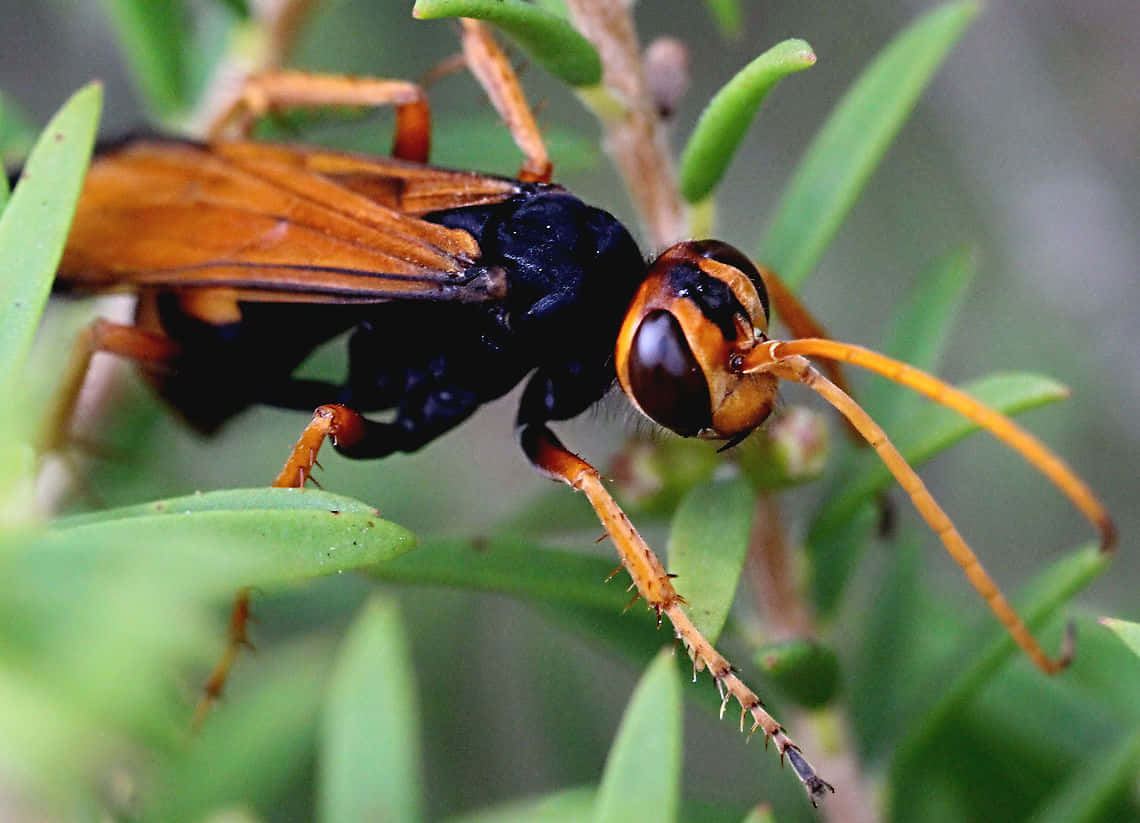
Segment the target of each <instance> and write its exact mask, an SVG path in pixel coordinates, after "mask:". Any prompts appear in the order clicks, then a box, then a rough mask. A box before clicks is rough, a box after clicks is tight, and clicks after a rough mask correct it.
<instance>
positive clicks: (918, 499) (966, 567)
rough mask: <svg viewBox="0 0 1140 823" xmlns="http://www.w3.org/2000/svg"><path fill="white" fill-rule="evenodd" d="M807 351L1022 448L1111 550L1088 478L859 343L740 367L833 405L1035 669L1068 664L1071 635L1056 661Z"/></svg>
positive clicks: (801, 344)
mask: <svg viewBox="0 0 1140 823" xmlns="http://www.w3.org/2000/svg"><path fill="white" fill-rule="evenodd" d="M805 355H814V356H819V357H827V358H830V359H832V360H840V361H843V362H845V363H850V364H852V365H855V366H863V367H864V368H867V369H869V370H871V371H873V372H876V373H878V374H881V375H883V376H884V377H887V378H889V379H891V380H893V381H895V382H896V383H900V384H902V385H904V386H907V387H909V388H912V389H914V390H915V391H918V392H920V393H922V394H924V395H926V396H927V397H929V398H930V399H932V400H934V401H935V402H938V403H940V404H942V405H944V406H947V407H948V408H951V409H953V410H955V411H957V412H958V413H959V414H961V415H963V416H964V417H966V418H968V419H970V420H972V421H974V422H975V423H977V424H978V425H979V426H982V427H983V428H985V429H987V430H988V431H990V432H991V433H992V434H993V435H994V436H995V437H997V438H998V439H999V440H1001V441H1002V442H1003V443H1006V444H1007V445H1008V446H1010V447H1011V448H1013V449H1015V450H1016V451H1017V452H1019V453H1020V454H1021V455H1022V456H1023V457H1024V458H1025V459H1026V460H1027V461H1028V462H1029V463H1030V464H1032V465H1033V466H1035V467H1036V468H1037V469H1038V470H1039V471H1041V472H1042V473H1043V474H1044V475H1045V476H1046V477H1048V478H1049V479H1050V480H1051V481H1052V482H1053V483H1054V484H1055V485H1056V486H1057V488H1058V489H1060V490H1061V492H1062V493H1064V494H1065V496H1066V497H1068V498H1069V499H1070V500H1071V501H1072V502H1073V504H1074V505H1075V506H1076V507H1077V508H1078V509H1079V510H1080V511H1081V512H1082V513H1083V514H1084V515H1085V517H1087V518H1088V519H1089V521H1090V522H1091V523H1092V524H1093V526H1094V527H1095V528H1096V529H1097V530H1098V531H1099V532H1100V536H1101V547H1102V550H1105V551H1107V550H1109V549H1110V548H1111V546H1112V544H1113V543H1114V542H1115V539H1116V530H1115V528H1114V526H1113V524H1112V520H1111V519H1110V518H1109V516H1108V513H1107V512H1106V511H1105V509H1104V506H1103V505H1101V503H1100V501H1099V500H1098V499H1097V498H1096V496H1095V495H1094V494H1093V493H1092V491H1091V490H1090V489H1089V487H1088V486H1087V485H1086V484H1085V483H1084V481H1082V480H1081V479H1080V478H1079V477H1077V476H1076V474H1074V472H1073V470H1072V469H1070V468H1069V466H1068V465H1067V464H1066V463H1065V462H1064V461H1063V460H1061V458H1059V457H1057V456H1056V455H1055V454H1053V453H1052V452H1051V451H1049V449H1048V448H1046V447H1045V446H1044V445H1043V444H1042V443H1041V442H1040V441H1039V440H1037V438H1035V437H1033V435H1031V434H1029V433H1028V432H1027V431H1025V430H1024V429H1022V428H1021V427H1020V426H1018V425H1017V424H1016V423H1014V422H1013V421H1012V420H1010V419H1009V418H1007V417H1005V416H1004V415H1002V414H1000V413H999V412H996V411H994V410H993V409H991V408H989V407H988V406H986V405H985V404H983V403H980V402H979V401H977V400H975V399H974V398H972V397H970V396H969V395H968V394H965V393H964V392H961V391H959V390H957V389H955V388H954V387H952V386H949V385H947V384H946V383H944V382H942V381H941V380H938V379H937V378H935V377H932V376H931V375H929V374H927V373H926V372H923V371H921V370H920V369H916V368H914V367H913V366H908V365H907V364H905V363H901V362H899V361H897V360H893V359H892V358H889V357H886V356H885V355H882V354H879V353H877V352H873V351H871V350H869V349H865V348H863V347H861V346H856V345H853V344H850V343H839V342H835V341H832V340H823V339H818V338H805V339H802V340H790V341H775V340H774V341H769V342H767V343H762V344H760V345H759V346H756V347H755V348H754V349H752V350H751V351H750V352H748V354H746V355H743V356H742V357H741V359H740V361H739V362H738V363H736V364H735V366H736V370H738V371H740V372H743V373H758V372H768V373H771V374H773V375H775V376H777V377H780V378H782V379H785V380H791V381H794V382H796V383H802V384H803V385H805V386H807V387H808V388H810V389H812V390H813V391H815V392H818V393H819V394H820V395H822V396H823V397H824V398H825V399H826V400H827V401H828V402H829V403H831V405H833V406H834V407H835V408H836V409H837V410H838V411H839V412H840V413H842V414H843V416H844V417H846V418H847V420H848V421H850V423H851V425H852V426H854V427H855V428H856V429H857V430H858V432H859V433H860V434H861V435H862V436H863V437H864V438H865V439H866V440H867V442H868V443H869V444H870V445H871V446H872V447H873V448H874V449H875V451H876V452H878V454H879V457H880V458H881V459H882V460H883V463H884V464H885V465H886V466H887V468H888V469H889V470H890V471H891V474H893V475H894V476H895V479H897V480H898V481H899V484H900V485H901V486H902V487H903V488H904V489H905V490H906V491H907V493H908V494H909V495H910V498H911V500H912V501H913V502H914V505H915V508H916V509H918V512H919V514H921V515H922V517H923V519H924V520H925V521H926V522H927V524H928V525H929V526H930V528H931V529H933V530H934V532H935V533H936V534H937V535H938V537H939V538H940V539H941V540H942V543H943V544H944V545H945V546H946V549H947V551H949V552H950V555H951V557H953V558H954V560H955V562H957V563H958V565H959V566H961V568H962V571H964V572H965V574H966V577H967V578H969V580H970V582H971V583H972V584H973V586H974V588H975V589H977V590H978V592H979V593H980V594H981V595H982V597H983V598H985V600H986V603H987V604H988V605H989V607H990V609H991V610H992V611H993V613H994V614H995V615H996V616H997V618H998V620H1000V621H1001V622H1002V624H1003V625H1004V626H1005V627H1006V629H1007V630H1008V631H1009V633H1010V635H1012V636H1013V639H1014V640H1015V641H1017V644H1018V645H1019V646H1021V648H1022V649H1023V650H1024V651H1025V653H1026V654H1027V655H1029V657H1030V658H1031V659H1032V660H1033V662H1034V663H1035V664H1036V665H1037V666H1038V668H1040V669H1041V670H1042V671H1044V672H1046V673H1048V674H1053V673H1055V672H1057V671H1059V670H1060V669H1062V668H1064V667H1065V666H1066V665H1068V663H1069V660H1070V658H1071V656H1072V638H1071V635H1069V636H1067V637H1066V642H1065V645H1064V648H1063V650H1062V653H1061V655H1060V656H1059V657H1058V658H1056V659H1053V658H1050V657H1049V656H1048V655H1047V654H1046V653H1045V651H1044V650H1043V649H1042V648H1041V645H1040V644H1039V643H1038V642H1037V640H1036V639H1035V638H1034V637H1033V635H1032V634H1030V632H1029V630H1028V628H1027V627H1026V626H1025V623H1024V622H1023V621H1022V619H1021V618H1020V617H1019V616H1018V614H1017V612H1016V611H1015V610H1014V609H1013V607H1012V606H1011V605H1010V604H1009V602H1008V601H1007V600H1006V599H1005V597H1004V596H1003V595H1002V593H1001V590H1000V589H999V588H998V586H997V584H996V583H995V582H994V580H993V578H991V577H990V575H989V573H988V572H986V570H985V569H984V568H983V567H982V564H981V562H980V561H979V560H978V557H977V555H976V554H974V552H973V550H972V549H970V547H969V546H968V545H967V544H966V541H965V540H964V539H963V538H962V535H961V534H959V533H958V530H957V529H956V528H955V526H954V523H953V522H952V521H951V520H950V518H949V516H948V515H947V514H946V512H945V511H944V510H943V509H942V507H941V506H939V505H938V503H937V502H936V501H935V500H934V498H933V496H932V495H931V494H930V492H929V490H928V489H927V488H926V485H925V484H924V483H923V482H922V479H921V478H920V477H919V476H918V474H916V473H915V471H914V469H912V468H911V466H910V464H909V463H907V462H906V460H905V459H904V458H903V456H902V455H901V454H900V453H899V451H898V449H897V448H895V446H894V444H893V443H891V441H890V439H889V438H888V437H887V435H886V432H884V431H883V429H882V428H881V427H880V426H879V424H878V423H876V422H875V421H874V420H873V419H871V416H870V415H869V414H867V412H865V411H864V410H863V408H862V407H861V406H859V404H858V403H856V402H855V401H854V400H853V399H852V398H851V397H850V395H848V394H847V393H846V392H844V391H843V390H842V389H840V388H839V387H838V386H836V385H835V384H834V383H832V382H831V381H830V380H828V379H827V378H826V377H824V376H823V375H822V374H821V373H820V372H819V371H817V370H816V369H815V368H814V367H813V366H812V364H811V363H810V362H809V361H808V360H807V359H806V358H805Z"/></svg>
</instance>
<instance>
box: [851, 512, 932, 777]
mask: <svg viewBox="0 0 1140 823" xmlns="http://www.w3.org/2000/svg"><path fill="white" fill-rule="evenodd" d="M886 548H887V549H888V550H889V551H890V556H889V557H888V558H887V564H888V565H887V568H886V569H884V570H883V573H882V574H881V575H880V577H878V578H877V579H876V580H875V584H874V591H875V592H877V594H876V596H875V597H874V599H873V601H872V603H871V604H870V609H869V610H868V613H867V615H866V618H865V622H863V621H862V618H861V622H862V625H861V626H860V627H859V628H860V629H861V631H859V632H858V637H859V638H860V648H859V651H858V653H857V654H855V655H854V656H853V658H852V659H851V665H850V672H849V676H848V678H847V684H848V685H847V692H848V694H849V696H850V699H849V700H848V701H847V702H848V705H849V706H850V707H851V708H850V712H851V722H852V724H853V726H854V727H855V730H856V731H857V733H858V737H859V739H860V741H861V747H860V748H861V751H862V752H863V754H864V756H866V757H867V758H875V759H877V758H879V757H881V756H882V755H883V754H884V753H885V752H887V751H889V746H890V744H891V743H892V742H893V741H895V740H897V739H898V736H899V734H900V732H901V729H902V724H903V722H904V718H903V717H902V713H901V712H899V711H898V707H899V706H900V705H902V704H903V703H904V702H905V701H904V700H903V698H904V696H905V694H906V693H907V691H908V690H909V689H910V688H911V685H910V684H909V683H908V681H907V678H906V677H905V674H904V673H906V672H909V671H911V670H912V667H913V666H914V661H913V658H914V651H915V648H916V646H918V644H919V643H920V642H923V641H921V640H920V639H919V636H918V633H917V631H918V622H919V614H920V607H921V606H922V604H923V599H922V591H921V588H920V586H919V569H920V567H921V564H922V557H921V552H920V544H919V541H918V540H916V539H914V538H913V537H911V536H910V535H907V536H904V537H903V538H902V539H899V540H896V541H894V543H893V545H890V546H888V547H886Z"/></svg>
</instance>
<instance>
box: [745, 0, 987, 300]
mask: <svg viewBox="0 0 1140 823" xmlns="http://www.w3.org/2000/svg"><path fill="white" fill-rule="evenodd" d="M977 13H978V5H977V3H975V2H961V3H951V4H948V5H945V6H942V7H940V8H938V9H935V10H934V11H932V12H930V13H928V14H926V15H924V16H923V17H921V18H920V19H919V20H918V21H917V22H915V23H914V24H912V25H911V26H910V28H908V29H907V30H906V31H904V32H903V33H902V34H900V35H899V36H897V37H896V38H895V39H894V40H893V41H892V42H891V43H890V44H889V45H888V46H887V48H886V49H884V50H883V51H882V52H881V53H880V54H879V56H878V57H877V58H875V60H874V62H873V63H871V65H870V66H868V67H867V68H866V69H865V70H864V71H863V73H862V74H861V75H860V76H859V79H858V80H856V81H855V83H854V85H852V86H851V88H850V89H849V90H848V92H847V94H846V95H845V96H844V98H843V100H841V101H840V103H839V105H838V106H836V108H835V110H834V111H833V112H832V114H831V116H830V118H829V119H828V121H827V123H826V124H825V125H824V126H823V128H822V129H820V131H819V133H818V134H817V135H816V137H815V139H814V140H813V141H812V144H811V146H810V147H809V148H808V150H807V153H806V154H805V156H804V158H803V160H801V161H800V163H799V166H798V167H797V168H796V171H795V173H794V174H793V176H792V180H791V182H790V183H789V184H788V186H787V188H786V189H785V191H784V194H783V197H782V198H781V200H780V204H779V206H778V207H777V209H776V212H775V215H774V216H773V218H772V223H771V225H770V227H769V229H768V233H767V235H766V237H765V239H764V242H763V244H762V246H761V253H760V255H759V258H758V259H760V260H762V261H763V262H764V263H765V264H766V265H769V266H771V267H772V268H773V269H775V270H776V271H777V272H779V273H780V276H781V277H783V278H784V281H785V282H786V283H788V285H789V286H792V287H798V286H800V285H801V284H802V283H803V282H804V280H806V279H807V276H808V275H809V274H810V273H811V271H812V270H813V269H814V268H815V266H816V264H817V263H818V262H819V259H820V258H821V257H822V256H823V253H824V251H825V250H826V248H827V246H828V245H829V244H830V242H831V239H832V237H834V235H835V232H836V231H837V230H838V229H839V226H840V224H841V223H842V222H843V218H844V217H845V216H846V214H847V212H848V211H849V210H850V209H851V206H852V205H854V203H855V200H856V199H857V198H858V196H859V193H860V192H861V191H862V189H863V186H864V184H865V183H866V182H867V179H868V178H869V177H870V175H871V173H872V172H873V171H874V169H875V167H876V166H877V165H878V163H879V160H880V159H881V158H882V156H883V154H884V153H885V152H886V149H887V146H889V145H890V143H891V141H892V140H893V139H894V137H895V135H896V134H897V133H898V131H899V129H900V128H901V127H902V124H903V122H905V120H906V118H907V117H908V115H909V114H910V112H911V110H912V109H913V108H914V105H915V102H916V101H917V100H918V97H919V95H920V94H921V93H922V91H923V89H925V88H926V85H927V83H929V81H930V79H931V77H932V76H933V75H934V72H935V71H936V70H937V68H938V67H939V65H941V63H942V60H943V58H944V57H945V56H946V54H947V52H948V51H949V50H950V47H951V46H952V45H953V44H954V43H955V42H956V41H957V40H958V38H959V37H960V36H961V35H962V33H963V32H964V31H965V29H966V26H967V24H969V22H970V21H971V20H972V19H973V18H974V15H976V14H977Z"/></svg>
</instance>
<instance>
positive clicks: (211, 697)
mask: <svg viewBox="0 0 1140 823" xmlns="http://www.w3.org/2000/svg"><path fill="white" fill-rule="evenodd" d="M363 435H364V419H363V418H362V417H361V416H360V415H359V414H357V413H356V412H354V411H352V410H351V409H348V408H345V407H344V406H337V405H328V406H320V407H318V408H317V410H316V411H314V412H313V419H312V420H311V421H309V424H308V425H307V426H306V427H305V430H304V431H303V432H301V436H300V437H299V438H298V439H297V444H296V445H295V446H294V447H293V451H292V452H290V454H289V459H288V460H286V461H285V465H284V467H282V469H281V471H280V473H279V474H278V475H277V477H276V478H275V479H274V481H273V485H274V486H275V487H277V488H302V487H304V485H305V481H306V480H308V479H309V477H310V476H311V474H312V470H313V466H314V465H316V462H317V453H318V452H319V451H320V450H321V446H322V445H324V442H325V440H326V439H330V438H331V439H332V441H333V443H335V444H337V445H340V446H351V445H352V444H353V443H356V442H357V441H359V440H360V438H361V437H363ZM249 597H250V592H249V589H242V590H241V591H240V592H238V595H237V598H236V599H235V600H234V605H233V608H232V609H231V610H230V629H229V635H228V643H227V645H226V649H225V651H224V652H222V657H221V659H219V660H218V662H217V664H216V665H215V666H214V669H213V671H212V672H210V676H209V677H208V678H206V685H205V686H204V687H203V689H202V698H201V699H200V700H199V701H198V706H197V708H196V709H195V710H194V726H195V728H197V727H198V726H200V725H201V724H202V721H204V720H205V719H206V716H207V715H208V714H209V713H210V709H211V708H212V707H213V705H214V703H216V702H217V701H218V698H220V697H221V695H222V689H223V687H224V686H225V684H226V679H227V678H228V677H229V674H230V670H231V669H232V668H233V666H234V663H235V662H236V661H237V658H238V655H239V654H240V653H241V650H242V649H243V648H249V649H252V648H253V645H252V644H251V643H250V642H249V637H248V635H247V631H246V626H247V624H248V623H249V621H250V620H251V619H252V618H251V617H250V601H249Z"/></svg>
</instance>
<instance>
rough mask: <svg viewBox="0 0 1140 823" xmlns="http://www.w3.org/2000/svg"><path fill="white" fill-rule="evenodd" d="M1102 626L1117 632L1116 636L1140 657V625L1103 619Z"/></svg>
mask: <svg viewBox="0 0 1140 823" xmlns="http://www.w3.org/2000/svg"><path fill="white" fill-rule="evenodd" d="M1100 624H1101V625H1102V626H1104V627H1105V628H1106V629H1110V630H1112V631H1113V632H1115V633H1116V636H1117V637H1119V638H1120V639H1121V640H1123V641H1124V644H1125V645H1126V646H1128V648H1130V649H1132V652H1133V654H1136V655H1140V623H1133V622H1131V621H1129V620H1118V619H1117V618H1115V617H1102V618H1101V619H1100Z"/></svg>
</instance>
